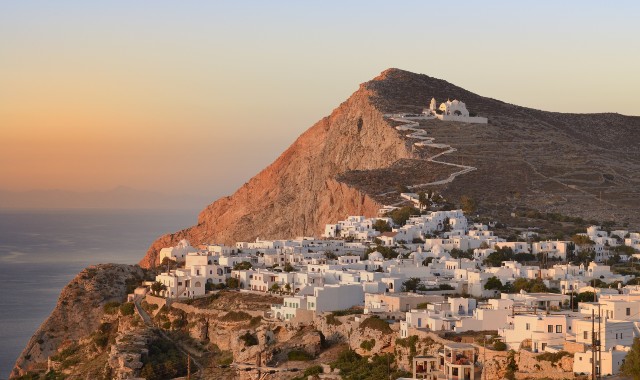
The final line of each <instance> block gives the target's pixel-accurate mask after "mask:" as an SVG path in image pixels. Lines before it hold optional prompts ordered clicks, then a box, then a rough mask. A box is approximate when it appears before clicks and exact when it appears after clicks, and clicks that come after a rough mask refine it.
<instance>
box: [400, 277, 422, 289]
mask: <svg viewBox="0 0 640 380" xmlns="http://www.w3.org/2000/svg"><path fill="white" fill-rule="evenodd" d="M420 285H421V283H420V279H419V278H418V277H411V278H410V279H408V280H406V281H405V282H403V283H402V291H403V292H414V291H416V290H418V287H419V286H420ZM423 286H424V285H423Z"/></svg>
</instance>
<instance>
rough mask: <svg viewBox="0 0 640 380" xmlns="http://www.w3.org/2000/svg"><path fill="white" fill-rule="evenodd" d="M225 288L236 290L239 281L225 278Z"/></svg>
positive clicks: (233, 278)
mask: <svg viewBox="0 0 640 380" xmlns="http://www.w3.org/2000/svg"><path fill="white" fill-rule="evenodd" d="M227 287H229V288H231V289H238V288H239V287H240V280H238V279H237V278H235V277H229V278H227Z"/></svg>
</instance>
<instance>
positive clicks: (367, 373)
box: [331, 350, 411, 380]
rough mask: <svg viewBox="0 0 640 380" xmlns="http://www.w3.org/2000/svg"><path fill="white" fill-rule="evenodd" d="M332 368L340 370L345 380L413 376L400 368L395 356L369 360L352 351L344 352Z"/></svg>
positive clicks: (375, 357)
mask: <svg viewBox="0 0 640 380" xmlns="http://www.w3.org/2000/svg"><path fill="white" fill-rule="evenodd" d="M331 367H332V368H338V369H340V374H341V375H342V378H343V379H344V380H379V379H388V378H392V379H397V378H398V377H410V376H411V374H410V373H409V372H406V371H402V370H400V369H399V368H398V366H397V365H396V360H395V356H394V355H393V354H385V355H374V356H372V357H371V358H369V357H367V356H360V355H358V354H357V353H356V352H354V351H352V350H344V351H342V352H341V353H340V355H339V356H338V359H337V360H336V361H335V362H333V363H331Z"/></svg>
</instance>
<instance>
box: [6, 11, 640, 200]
mask: <svg viewBox="0 0 640 380" xmlns="http://www.w3.org/2000/svg"><path fill="white" fill-rule="evenodd" d="M342 3H343V2H340V1H335V2H325V1H322V2H302V1H290V2H284V1H281V2H271V1H270V2H266V1H253V2H250V1H234V2H226V3H224V4H223V2H201V1H137V2H134V1H108V2H107V1H105V2H97V1H12V2H2V3H1V4H0V178H2V180H1V181H0V189H8V190H15V191H22V190H31V189H53V188H57V189H69V190H76V191H92V190H105V189H110V188H113V187H116V186H120V185H124V186H130V187H134V188H137V189H144V190H157V191H161V192H165V193H193V194H201V195H211V196H212V197H217V196H220V195H225V194H228V193H231V192H232V191H233V190H234V189H235V188H236V187H238V186H239V185H241V184H242V183H244V182H245V181H246V180H248V179H249V178H250V177H251V176H253V175H254V174H256V173H257V172H258V171H259V170H260V169H262V168H263V167H265V166H266V165H267V164H269V163H270V162H271V161H273V159H275V158H276V157H277V156H278V155H279V154H280V153H281V152H282V151H283V150H284V149H285V148H286V147H287V146H288V145H289V144H291V143H292V142H293V141H294V140H295V138H296V137H297V136H298V135H300V134H301V133H302V132H303V131H304V130H305V129H307V128H308V127H310V126H311V125H312V124H313V123H314V122H316V121H317V120H319V119H320V118H321V117H322V116H325V115H328V114H329V113H330V112H331V110H332V109H333V108H335V107H336V106H337V105H338V104H339V103H340V102H342V101H343V100H345V99H346V98H347V97H348V96H349V95H350V94H351V93H352V92H353V91H355V90H356V89H357V87H358V85H359V84H360V83H361V82H364V81H367V80H369V79H371V78H373V77H374V76H376V75H377V74H378V73H380V72H381V71H383V70H384V69H386V68H389V67H398V68H402V69H406V70H410V71H414V72H419V73H425V74H428V75H431V76H435V77H438V78H442V79H446V80H447V81H449V82H452V83H454V84H456V85H459V86H461V87H464V88H466V89H468V90H470V91H473V92H476V93H479V94H481V95H483V96H489V97H493V98H497V99H500V100H504V101H507V102H509V103H515V104H519V105H523V106H528V107H534V108H540V109H544V110H552V111H568V112H588V113H592V112H619V113H623V114H628V115H640V101H639V99H640V75H639V74H638V68H639V67H640V42H639V41H638V40H637V38H638V37H639V36H640V23H639V22H638V20H637V18H638V14H640V4H639V3H638V2H635V1H626V2H625V1H618V2H614V3H613V2H612V3H608V2H601V1H574V2H562V3H560V2H556V1H536V2H529V3H525V2H512V1H501V2H499V1H482V2H471V1H469V2H465V1H456V2H447V1H440V2H424V1H415V2H412V1H405V2H402V5H396V4H393V5H392V3H391V2H382V1H351V2H349V4H348V5H345V4H342ZM516 3H517V4H516ZM425 102H426V100H425Z"/></svg>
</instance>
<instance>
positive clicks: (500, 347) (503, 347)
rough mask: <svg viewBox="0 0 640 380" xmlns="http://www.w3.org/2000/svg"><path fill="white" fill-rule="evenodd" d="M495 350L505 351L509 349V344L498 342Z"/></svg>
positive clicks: (494, 347) (494, 346)
mask: <svg viewBox="0 0 640 380" xmlns="http://www.w3.org/2000/svg"><path fill="white" fill-rule="evenodd" d="M493 349H494V350H495V351H505V350H506V349H507V344H506V343H505V342H501V341H499V340H498V341H496V342H495V343H494V344H493Z"/></svg>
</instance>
